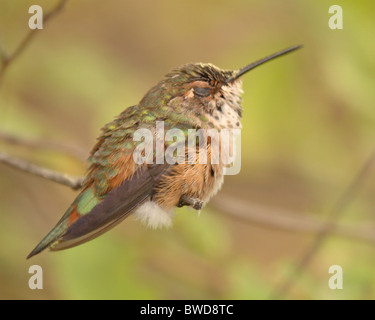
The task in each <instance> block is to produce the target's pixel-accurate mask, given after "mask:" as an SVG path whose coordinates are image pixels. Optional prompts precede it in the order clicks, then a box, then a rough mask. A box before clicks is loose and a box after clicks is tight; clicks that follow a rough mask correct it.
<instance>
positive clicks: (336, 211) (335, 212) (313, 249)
mask: <svg viewBox="0 0 375 320" xmlns="http://www.w3.org/2000/svg"><path fill="white" fill-rule="evenodd" d="M374 165H375V152H373V153H372V154H371V155H370V157H369V158H368V159H367V161H366V162H365V163H364V164H363V166H362V167H361V169H360V171H359V172H358V173H357V175H356V176H355V177H354V179H353V181H352V182H351V183H350V184H349V186H348V187H347V188H346V189H345V191H344V193H343V194H342V195H341V197H339V199H338V200H337V202H336V203H335V204H334V206H333V208H332V210H331V212H330V215H329V217H328V222H327V223H326V224H325V227H324V228H323V230H321V231H320V232H319V233H318V235H317V236H316V238H315V240H314V241H313V243H312V244H311V246H310V247H309V248H308V250H307V251H306V253H305V254H304V255H303V257H302V259H301V260H300V262H299V263H298V265H297V266H296V268H295V269H294V270H293V271H292V273H291V274H290V276H289V277H288V278H287V279H286V281H285V282H284V283H283V284H282V285H281V286H280V287H279V289H278V290H277V291H276V292H275V294H274V298H276V299H277V298H280V297H282V296H284V295H285V294H287V293H288V292H289V290H290V288H291V287H292V285H293V283H294V281H295V279H296V278H297V277H298V276H299V275H300V274H301V273H302V271H303V270H304V269H305V268H306V267H307V265H308V264H309V262H310V261H311V259H312V258H313V257H314V255H315V254H316V253H317V252H318V250H319V248H320V247H321V246H322V244H323V243H324V241H325V239H326V238H327V237H328V236H329V234H330V233H334V232H335V231H337V229H336V227H337V226H336V223H335V222H336V221H337V219H338V217H339V216H340V215H341V214H342V213H343V212H344V209H345V208H346V206H347V205H348V204H349V202H350V201H351V200H352V199H353V198H354V196H355V194H356V193H358V190H359V189H360V188H361V186H362V184H363V181H364V180H365V178H366V176H367V175H368V174H369V172H370V171H371V169H372V168H373V167H374Z"/></svg>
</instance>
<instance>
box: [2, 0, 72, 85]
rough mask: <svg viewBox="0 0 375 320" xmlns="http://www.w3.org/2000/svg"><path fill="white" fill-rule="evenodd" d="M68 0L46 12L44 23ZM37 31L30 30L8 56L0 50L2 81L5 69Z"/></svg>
mask: <svg viewBox="0 0 375 320" xmlns="http://www.w3.org/2000/svg"><path fill="white" fill-rule="evenodd" d="M66 2H67V0H60V1H59V2H58V4H57V5H56V7H55V8H54V9H52V10H51V11H50V12H48V13H47V14H45V15H44V18H43V24H46V23H47V22H48V21H49V20H51V18H53V17H54V16H55V15H56V14H58V13H59V12H60V11H61V10H62V9H63V8H64V6H65V3H66ZM37 31H38V30H37V29H33V30H30V31H29V32H28V34H27V35H26V36H25V38H24V39H23V40H22V41H21V43H20V44H19V45H18V47H17V48H16V49H15V50H14V52H13V53H12V54H11V55H9V56H7V55H6V54H5V53H4V51H2V50H0V57H1V60H2V65H1V67H0V81H1V79H2V77H3V75H4V72H5V70H6V69H7V68H8V67H9V65H10V64H11V63H12V62H13V61H14V60H15V59H17V58H18V57H19V55H20V54H21V53H22V52H23V51H24V50H25V48H26V47H27V45H28V44H29V43H30V41H31V39H32V38H34V36H35V35H36V33H37Z"/></svg>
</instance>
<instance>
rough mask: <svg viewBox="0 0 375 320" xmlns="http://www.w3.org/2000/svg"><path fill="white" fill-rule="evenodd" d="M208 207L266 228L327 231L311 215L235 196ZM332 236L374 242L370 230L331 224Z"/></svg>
mask: <svg viewBox="0 0 375 320" xmlns="http://www.w3.org/2000/svg"><path fill="white" fill-rule="evenodd" d="M209 206H210V207H212V208H214V209H215V210H216V211H218V212H221V213H223V214H225V215H227V216H230V217H231V218H235V219H240V220H242V221H245V222H249V223H252V224H258V225H261V226H263V227H266V228H274V229H277V230H285V231H291V232H299V233H312V234H316V233H320V232H322V231H323V230H325V229H326V228H327V225H326V223H324V222H321V221H319V220H317V219H315V218H313V217H314V216H316V215H314V214H309V213H306V214H302V213H300V212H298V213H296V212H293V211H289V210H285V209H280V208H276V207H272V206H266V205H262V204H254V203H249V202H247V201H243V200H241V199H239V198H237V197H231V196H227V195H220V196H218V197H215V198H214V199H212V200H211V202H210V204H209ZM334 226H335V228H334V229H333V230H332V233H333V234H335V235H339V236H343V237H346V238H351V239H357V240H362V241H366V242H371V243H375V233H374V232H373V228H372V227H368V226H367V225H363V226H355V227H353V226H351V227H347V226H343V225H339V224H335V225H334Z"/></svg>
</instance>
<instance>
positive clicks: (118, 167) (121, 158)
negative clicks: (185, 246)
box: [28, 108, 169, 258]
mask: <svg viewBox="0 0 375 320" xmlns="http://www.w3.org/2000/svg"><path fill="white" fill-rule="evenodd" d="M133 110H134V109H133ZM133 110H132V108H129V111H127V113H123V114H121V115H120V117H119V118H118V119H116V120H114V121H113V122H111V123H109V124H107V125H106V126H105V127H104V128H103V129H102V130H103V132H102V135H101V136H100V137H99V139H98V142H97V144H96V145H95V146H94V148H93V150H92V151H91V156H90V158H89V161H90V163H91V165H90V167H89V171H88V174H87V176H86V179H85V182H84V187H83V190H82V191H81V192H80V194H79V195H78V196H77V198H76V199H75V200H74V202H73V203H72V205H71V206H70V207H69V209H68V210H67V211H66V212H65V214H64V216H63V217H62V218H61V219H60V221H59V222H58V223H57V225H56V226H55V227H54V228H53V229H52V230H51V231H50V232H49V233H48V234H47V235H46V237H45V238H44V239H43V240H42V241H41V242H40V243H39V244H38V245H37V246H36V248H35V249H34V250H33V251H32V252H31V253H30V254H29V256H28V258H30V257H32V256H33V255H35V254H38V253H39V252H41V251H42V250H44V249H45V248H47V247H51V249H52V250H61V249H66V248H70V247H73V246H76V245H78V244H81V243H83V242H86V241H88V240H90V239H93V238H95V237H97V236H99V235H100V234H102V233H103V232H105V231H107V230H109V229H110V228H112V227H114V226H115V225H116V224H118V223H119V222H121V221H122V220H123V219H124V218H126V217H127V216H128V215H129V214H130V213H132V212H133V211H134V209H135V208H137V207H138V206H139V205H141V204H142V203H144V202H145V201H146V200H147V199H149V198H150V196H151V195H152V192H153V189H154V186H155V184H156V183H157V181H158V179H159V178H160V177H161V176H162V174H163V173H165V172H166V171H167V170H168V167H169V165H168V164H165V165H164V164H160V165H146V164H142V165H138V164H136V163H135V162H134V159H133V152H134V149H135V148H136V143H135V142H134V141H133V139H132V134H133V132H134V130H135V129H136V128H137V125H138V121H137V120H136V117H132V112H133ZM121 116H122V119H121Z"/></svg>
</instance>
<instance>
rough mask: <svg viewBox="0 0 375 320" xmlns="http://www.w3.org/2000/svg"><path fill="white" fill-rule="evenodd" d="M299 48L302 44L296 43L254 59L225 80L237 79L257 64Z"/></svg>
mask: <svg viewBox="0 0 375 320" xmlns="http://www.w3.org/2000/svg"><path fill="white" fill-rule="evenodd" d="M299 48H302V45H298V46H293V47H290V48H287V49H284V50H282V51H279V52H276V53H274V54H272V55H270V56H268V57H265V58H263V59H260V60H258V61H255V62H253V63H251V64H249V65H247V66H246V67H243V68H241V69H239V70H237V71H235V72H234V73H233V75H232V76H231V77H230V78H228V79H227V80H226V81H225V82H226V83H231V82H233V81H235V80H237V79H238V78H239V77H241V76H242V75H244V74H245V73H246V72H248V71H250V70H253V69H254V68H256V67H257V66H260V65H261V64H263V63H265V62H267V61H270V60H272V59H275V58H277V57H280V56H283V55H284V54H287V53H289V52H292V51H294V50H297V49H299Z"/></svg>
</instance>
